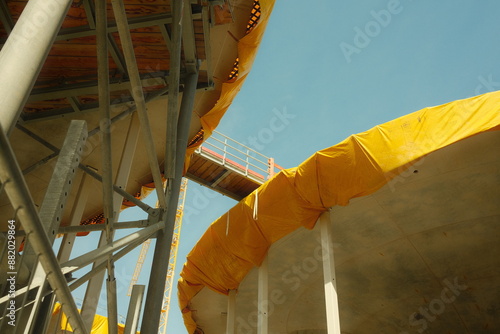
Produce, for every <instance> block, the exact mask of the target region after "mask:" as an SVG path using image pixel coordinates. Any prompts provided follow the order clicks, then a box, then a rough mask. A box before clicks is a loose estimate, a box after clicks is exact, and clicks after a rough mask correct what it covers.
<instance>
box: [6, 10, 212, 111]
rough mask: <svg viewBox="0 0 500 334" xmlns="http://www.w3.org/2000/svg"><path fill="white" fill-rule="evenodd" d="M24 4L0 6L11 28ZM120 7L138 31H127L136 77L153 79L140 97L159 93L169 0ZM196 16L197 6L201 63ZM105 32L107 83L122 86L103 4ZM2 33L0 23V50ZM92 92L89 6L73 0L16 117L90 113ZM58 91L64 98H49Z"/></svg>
mask: <svg viewBox="0 0 500 334" xmlns="http://www.w3.org/2000/svg"><path fill="white" fill-rule="evenodd" d="M2 1H4V0H2ZM27 2H28V0H7V1H6V4H4V8H5V7H6V10H8V13H7V14H8V15H9V16H10V18H11V20H12V22H13V23H14V24H15V22H16V21H17V20H18V18H19V16H20V15H21V13H22V11H23V9H24V7H25V6H26V4H27ZM124 3H125V9H126V12H127V16H128V18H129V22H131V23H136V25H137V26H141V27H139V28H135V29H132V30H131V35H132V40H133V44H134V51H135V53H136V57H137V63H138V66H139V71H140V74H141V77H142V78H143V79H151V78H159V79H158V80H145V82H143V85H144V87H143V88H144V91H145V94H146V95H147V94H148V93H153V92H156V91H159V90H161V89H164V88H165V87H166V84H165V80H164V78H165V77H166V76H168V71H169V59H170V54H169V50H168V47H167V43H166V41H165V38H168V37H167V36H168V35H169V32H170V31H171V27H170V23H165V22H168V21H169V18H170V17H171V15H170V0H124ZM201 11H202V6H201V5H200V4H192V12H193V27H194V33H195V46H196V48H195V49H196V57H197V59H200V60H205V59H206V55H205V45H204V31H203V21H202V17H201ZM108 26H109V27H110V31H112V32H111V33H110V34H109V48H110V57H109V67H110V83H124V82H125V83H126V82H128V75H127V71H126V66H125V63H124V61H123V56H122V47H121V42H120V38H119V36H118V33H117V32H116V29H113V27H116V24H115V19H114V16H113V10H112V8H111V4H110V3H109V2H108ZM9 30H10V29H9ZM162 30H163V33H162ZM7 31H8V29H6V27H5V26H4V24H2V23H0V43H1V44H2V45H3V44H4V43H5V41H6V39H7V37H8V33H7ZM113 31H114V32H113ZM182 61H184V58H183V59H182ZM199 85H208V78H207V74H206V72H204V71H202V72H201V73H200V78H199ZM89 87H91V88H92V89H90V91H91V92H92V94H85V93H87V92H88V91H89V89H88V88H89ZM81 88H86V90H81V92H82V93H84V94H79V92H78V89H81ZM96 88H97V55H96V37H95V20H94V9H93V1H92V0H74V1H73V3H72V5H71V8H70V9H69V11H68V14H67V16H66V19H65V20H64V22H63V24H62V27H61V31H60V33H59V37H58V38H57V40H56V42H55V43H54V45H53V47H52V49H51V51H50V54H49V56H48V58H47V60H46V62H45V64H44V66H43V68H42V70H41V72H40V75H39V77H38V79H37V81H36V83H35V86H34V88H33V91H32V96H31V97H30V99H29V101H28V103H27V104H26V106H25V108H24V111H23V114H22V116H21V117H22V118H23V119H24V120H30V119H34V118H39V117H44V116H46V115H47V116H52V115H59V114H64V113H70V112H73V111H78V110H85V109H91V108H96V107H97V101H98V97H97V91H96V90H95V89H96ZM70 89H71V90H72V92H74V91H75V90H76V93H75V95H74V96H67V95H68V94H69V93H67V92H68V90H70ZM93 90H94V91H93ZM64 91H66V93H60V94H58V93H55V92H64ZM58 95H59V96H60V97H58ZM47 97H49V98H47ZM130 100H132V98H131V96H130V93H129V91H128V90H127V89H119V90H113V91H112V93H111V101H115V102H127V101H130Z"/></svg>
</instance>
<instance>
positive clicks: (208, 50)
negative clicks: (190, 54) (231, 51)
mask: <svg viewBox="0 0 500 334" xmlns="http://www.w3.org/2000/svg"><path fill="white" fill-rule="evenodd" d="M201 16H202V20H203V39H204V42H205V61H206V68H207V78H208V85H209V86H213V85H214V80H213V78H214V68H213V64H212V43H211V40H210V9H209V7H208V6H205V7H203V9H202V12H201Z"/></svg>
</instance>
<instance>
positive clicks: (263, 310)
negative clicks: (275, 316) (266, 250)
mask: <svg viewBox="0 0 500 334" xmlns="http://www.w3.org/2000/svg"><path fill="white" fill-rule="evenodd" d="M268 277H269V263H268V259H267V255H266V257H265V258H264V261H262V264H261V265H260V267H259V282H258V285H259V288H258V289H259V291H258V297H257V298H258V302H257V305H258V306H257V307H258V320H257V321H258V326H257V334H267V333H268V331H269V329H268V324H269V293H268V291H269V279H268Z"/></svg>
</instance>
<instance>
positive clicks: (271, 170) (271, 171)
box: [267, 158, 274, 179]
mask: <svg viewBox="0 0 500 334" xmlns="http://www.w3.org/2000/svg"><path fill="white" fill-rule="evenodd" d="M267 161H268V162H267V164H268V174H269V176H268V179H270V178H272V177H273V176H274V158H269V159H267Z"/></svg>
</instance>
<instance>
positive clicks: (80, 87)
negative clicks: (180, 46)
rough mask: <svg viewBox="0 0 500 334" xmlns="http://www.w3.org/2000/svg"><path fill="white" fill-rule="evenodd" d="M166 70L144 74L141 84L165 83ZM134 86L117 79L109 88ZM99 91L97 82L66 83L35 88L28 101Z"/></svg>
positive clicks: (114, 89) (94, 93) (126, 88)
mask: <svg viewBox="0 0 500 334" xmlns="http://www.w3.org/2000/svg"><path fill="white" fill-rule="evenodd" d="M164 75H165V72H158V73H148V74H146V75H143V76H142V79H141V85H142V86H145V87H147V86H161V85H165V86H166V84H167V83H166V82H165V79H164V78H163V77H162V76H164ZM133 87H134V86H133V85H132V83H131V82H130V81H128V80H117V79H115V80H114V81H113V82H111V83H110V85H109V90H110V91H111V92H116V91H120V90H130V89H132V88H133ZM98 92H99V87H98V83H97V82H85V83H78V84H73V85H66V86H65V87H64V88H63V89H61V88H60V87H59V88H56V89H54V88H44V89H39V90H34V91H33V94H31V95H30V97H29V98H28V102H37V101H44V100H54V99H62V98H69V97H72V96H79V95H96V94H98Z"/></svg>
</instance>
